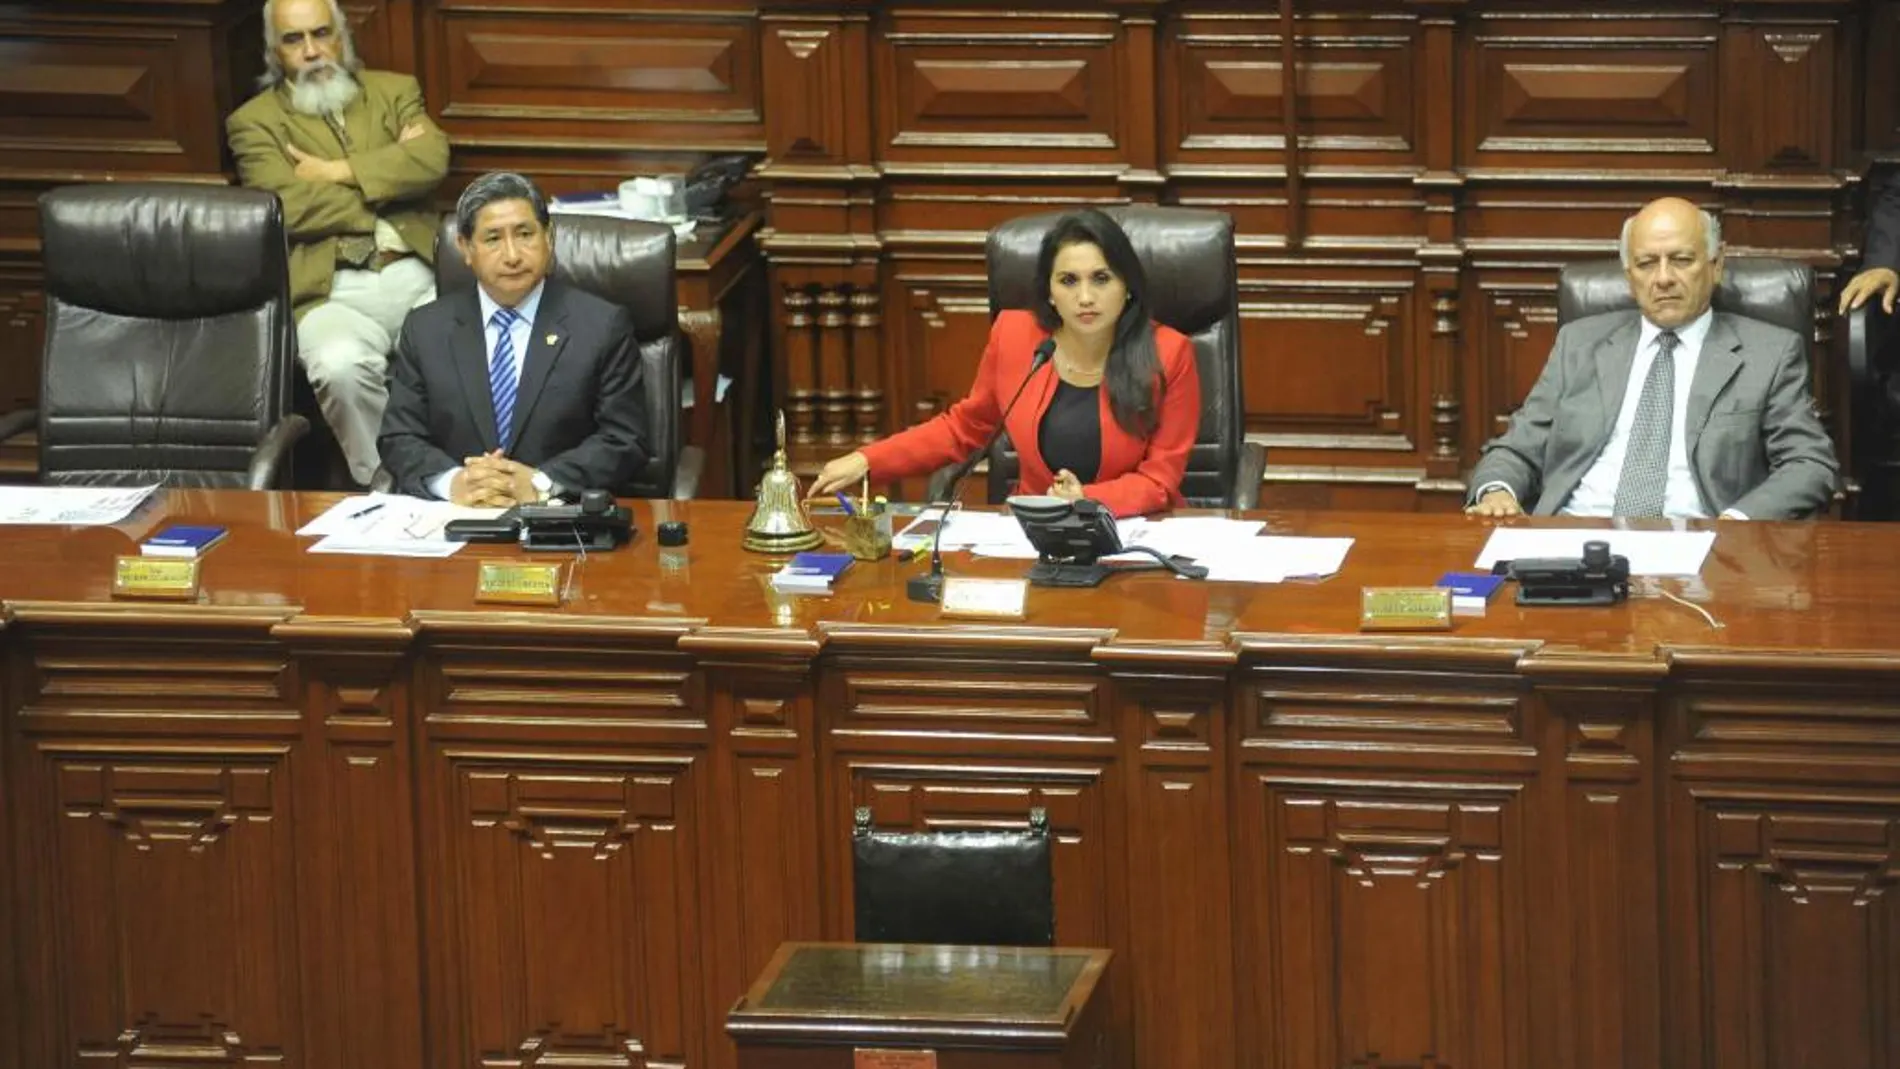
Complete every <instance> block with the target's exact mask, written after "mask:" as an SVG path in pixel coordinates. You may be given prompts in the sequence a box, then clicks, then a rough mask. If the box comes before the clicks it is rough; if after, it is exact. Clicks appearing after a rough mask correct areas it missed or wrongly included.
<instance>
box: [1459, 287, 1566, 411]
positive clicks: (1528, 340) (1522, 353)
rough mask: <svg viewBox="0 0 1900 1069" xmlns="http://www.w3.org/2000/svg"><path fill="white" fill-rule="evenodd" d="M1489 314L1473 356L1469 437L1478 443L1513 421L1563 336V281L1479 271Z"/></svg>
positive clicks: (1481, 294)
mask: <svg viewBox="0 0 1900 1069" xmlns="http://www.w3.org/2000/svg"><path fill="white" fill-rule="evenodd" d="M1475 284H1476V286H1477V289H1478V293H1479V303H1480V307H1481V308H1482V311H1483V315H1484V319H1483V321H1482V329H1481V330H1480V331H1479V333H1478V337H1477V342H1478V344H1477V352H1476V353H1473V354H1470V356H1469V357H1468V359H1470V360H1471V362H1472V363H1473V364H1474V365H1475V367H1474V368H1473V370H1474V371H1475V372H1476V374H1474V375H1472V376H1471V379H1472V383H1473V392H1472V394H1471V405H1472V408H1471V411H1473V412H1475V413H1477V414H1478V418H1477V419H1476V420H1474V421H1473V423H1474V424H1475V426H1474V427H1473V428H1472V432H1471V436H1470V437H1469V438H1468V439H1467V441H1468V442H1475V444H1474V445H1473V446H1472V447H1473V448H1476V447H1477V446H1480V445H1482V444H1483V443H1484V442H1485V441H1486V440H1487V439H1489V438H1490V437H1491V436H1492V435H1495V434H1501V433H1503V432H1504V431H1505V430H1506V429H1507V428H1509V426H1510V423H1511V414H1512V413H1513V412H1516V411H1517V407H1518V406H1519V405H1521V404H1523V403H1524V398H1525V397H1526V396H1528V395H1529V394H1530V392H1531V387H1532V386H1533V385H1535V384H1536V382H1537V376H1538V375H1539V374H1541V373H1542V372H1543V370H1544V364H1545V363H1546V362H1547V361H1548V360H1549V358H1550V349H1551V345H1552V344H1553V343H1555V342H1556V340H1557V285H1556V280H1555V279H1551V280H1550V281H1548V282H1543V281H1526V282H1518V281H1516V280H1515V279H1506V278H1493V277H1486V276H1479V278H1478V279H1477V281H1476V283H1475Z"/></svg>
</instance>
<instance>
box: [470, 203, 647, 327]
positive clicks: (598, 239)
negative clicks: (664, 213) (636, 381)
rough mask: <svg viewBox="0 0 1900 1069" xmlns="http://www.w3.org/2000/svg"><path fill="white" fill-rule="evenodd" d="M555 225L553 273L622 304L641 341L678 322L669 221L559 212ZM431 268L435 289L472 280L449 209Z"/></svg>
mask: <svg viewBox="0 0 1900 1069" xmlns="http://www.w3.org/2000/svg"><path fill="white" fill-rule="evenodd" d="M553 228H554V276H555V277H556V278H558V279H560V280H561V281H563V282H566V283H567V284H568V285H570V286H574V287H576V288H579V289H583V290H586V291H587V292H588V293H591V294H593V295H594V296H596V297H599V298H600V299H601V300H604V301H611V302H613V303H614V304H618V305H621V306H623V307H625V308H626V309H627V311H628V312H629V313H630V314H631V315H632V316H633V321H634V323H633V325H634V331H635V333H636V334H637V335H638V337H639V340H640V341H652V340H653V339H656V338H663V337H668V336H670V335H671V334H672V333H673V331H674V330H675V329H677V328H678V326H679V297H678V294H677V293H676V291H675V287H674V263H673V257H674V246H675V239H674V237H673V228H672V227H670V226H664V225H662V224H659V223H648V222H643V221H640V220H637V219H615V218H612V217H609V216H596V215H557V216H555V217H554V220H553ZM435 271H436V274H435V277H436V289H437V290H439V291H441V292H444V293H446V292H448V291H450V290H453V289H460V288H464V287H468V286H473V285H474V284H475V276H474V274H473V272H471V271H470V270H469V269H468V264H467V263H466V262H465V261H464V260H463V259H462V253H461V250H459V249H458V248H456V245H455V216H454V215H452V214H451V215H447V216H444V217H443V219H442V225H441V227H440V229H439V230H438V231H437V232H436V246H435Z"/></svg>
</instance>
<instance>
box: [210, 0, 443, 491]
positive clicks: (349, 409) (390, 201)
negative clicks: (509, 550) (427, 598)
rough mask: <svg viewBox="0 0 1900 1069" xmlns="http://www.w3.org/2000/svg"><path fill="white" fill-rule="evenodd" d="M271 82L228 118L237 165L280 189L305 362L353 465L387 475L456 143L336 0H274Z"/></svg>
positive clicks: (270, 7)
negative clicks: (404, 362)
mask: <svg viewBox="0 0 1900 1069" xmlns="http://www.w3.org/2000/svg"><path fill="white" fill-rule="evenodd" d="M264 60H265V63H266V64H267V66H268V72H267V73H266V74H265V76H264V79H263V91H262V92H260V93H258V94H257V95H256V96H254V97H252V98H251V99H250V100H248V101H246V102H245V103H244V105H243V106H242V107H240V108H238V109H237V111H235V112H233V113H232V115H231V118H230V119H229V121H228V122H227V123H226V124H225V128H226V133H227V134H228V136H229V137H230V139H231V154H232V155H233V156H234V157H236V160H237V166H238V175H239V178H240V179H241V180H242V182H243V184H244V185H246V186H249V187H251V188H253V189H262V190H268V191H269V192H272V193H275V194H277V196H278V198H279V199H281V200H282V201H283V205H284V223H285V226H286V227H287V228H288V230H289V236H290V290H291V301H292V303H293V304H294V305H295V307H296V315H297V348H298V359H300V360H301V361H302V362H303V366H304V371H305V373H306V374H307V375H308V376H309V378H310V384H311V385H312V386H313V387H314V388H315V390H316V394H317V402H318V404H319V405H321V406H322V409H323V416H324V419H325V420H327V421H328V422H329V424H330V426H331V428H332V429H333V430H334V431H335V432H336V437H337V441H338V443H340V444H341V446H342V448H343V455H344V458H345V459H346V460H348V462H349V466H350V475H351V477H352V478H354V479H355V481H356V482H357V483H358V484H360V485H365V486H368V485H372V484H380V483H382V482H383V481H384V480H383V479H381V478H379V477H378V471H377V454H376V434H377V430H378V428H379V427H380V426H381V425H382V418H383V407H384V405H385V403H386V401H387V398H388V389H387V386H386V379H387V368H388V354H389V353H390V351H391V350H392V349H393V348H394V346H395V340H396V336H397V334H398V332H399V331H400V330H401V329H402V322H403V317H404V316H406V315H407V314H408V312H409V310H410V309H411V308H414V307H416V306H418V305H422V304H426V303H428V302H429V301H431V300H434V299H435V271H434V268H433V266H432V264H433V260H434V256H435V231H436V220H437V218H438V216H437V214H436V213H435V212H433V211H430V210H429V207H428V204H427V199H428V197H429V196H430V194H431V193H433V192H434V190H435V187H436V186H437V185H438V184H439V183H440V182H441V181H442V178H443V176H444V175H446V174H447V173H448V167H449V140H448V137H447V135H445V134H443V132H442V131H441V130H440V129H439V128H437V126H436V125H435V123H433V122H431V121H430V119H429V113H428V111H427V109H426V108H424V106H423V103H422V87H421V86H419V85H417V84H416V80H415V79H414V78H411V77H409V76H408V75H405V74H394V73H390V72H386V71H366V70H363V69H362V64H361V62H360V61H359V60H358V59H357V57H356V49H355V46H354V45H353V43H352V42H351V40H350V28H349V24H348V22H346V21H345V19H344V17H343V13H342V11H341V9H340V8H339V7H338V6H337V2H336V0H267V2H266V3H265V4H264Z"/></svg>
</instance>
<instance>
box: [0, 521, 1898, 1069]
mask: <svg viewBox="0 0 1900 1069" xmlns="http://www.w3.org/2000/svg"><path fill="white" fill-rule="evenodd" d="M334 500H335V498H334V497H333V496H324V495H297V494H248V493H239V492H207V491H174V492H171V493H170V494H169V495H167V496H166V498H165V499H164V500H163V502H162V503H160V504H158V505H155V506H154V507H152V508H150V509H149V510H148V511H146V512H144V513H141V514H140V515H139V516H138V517H136V518H135V522H134V523H133V524H132V525H130V526H126V525H121V527H119V528H90V529H78V530H49V529H45V528H37V529H28V528H17V527H16V528H0V602H3V603H4V611H5V616H4V629H3V630H0V642H3V643H4V648H5V666H6V667H5V674H4V681H3V684H0V685H3V686H4V693H5V706H4V711H5V717H4V731H0V761H3V762H4V764H3V765H0V767H3V768H4V770H5V771H4V775H0V783H3V784H4V789H0V839H4V840H5V841H0V856H3V857H6V858H8V859H9V862H8V864H7V865H6V866H5V867H6V869H7V871H8V875H7V876H6V877H5V878H4V880H0V916H4V918H5V923H0V963H11V967H9V968H5V969H4V970H0V1064H9V1065H21V1066H35V1067H37V1066H50V1065H55V1064H92V1063H93V1062H94V1061H97V1062H99V1063H101V1064H122V1065H144V1064H154V1063H159V1062H164V1063H166V1064H171V1063H172V1062H178V1063H189V1064H218V1065H223V1064H233V1065H237V1064H257V1063H262V1062H270V1061H273V1060H275V1061H276V1062H277V1063H278V1064H282V1065H285V1066H297V1067H301V1066H319V1067H336V1069H345V1067H350V1069H354V1067H360V1066H365V1065H392V1066H393V1065H404V1066H409V1065H429V1066H443V1067H450V1066H453V1067H471V1069H472V1067H474V1066H477V1065H516V1066H523V1067H527V1066H548V1065H555V1064H587V1065H602V1066H605V1065H640V1064H645V1065H649V1066H690V1067H697V1066H708V1065H710V1066H724V1067H731V1066H733V1065H734V1064H735V1060H734V1059H735V1056H736V1055H735V1049H734V1047H733V1046H732V1044H731V1043H730V1042H729V1040H728V1039H727V1038H726V1036H725V1034H724V1031H723V1028H724V1014H725V1011H726V1010H727V1009H728V1008H729V1007H731V1006H732V1005H733V1003H734V1000H736V999H737V998H738V997H739V996H740V995H741V994H743V993H744V992H745V990H746V987H747V985H748V984H749V983H750V982H751V981H752V980H753V978H754V977H756V976H758V975H759V973H760V971H761V970H762V969H763V968H764V967H765V965H766V964H767V963H768V961H770V959H771V957H772V955H773V953H774V952H775V950H776V949H777V948H778V946H779V945H780V944H781V943H782V942H785V941H788V940H814V939H831V940H840V939H850V938H851V937H852V932H851V916H852V913H851V901H852V891H851V866H850V851H849V848H848V844H849V835H850V828H851V814H852V810H853V808H854V807H855V806H868V807H870V808H871V810H872V812H873V814H874V818H875V820H876V821H877V823H878V824H879V825H880V826H884V827H892V828H897V827H919V828H923V827H952V826H981V825H986V824H998V825H1000V824H1010V823H1016V822H1020V821H1022V820H1023V819H1025V817H1026V814H1027V812H1028V810H1029V809H1030V808H1031V807H1032V806H1040V807H1043V808H1044V809H1046V810H1047V812H1048V817H1049V821H1050V827H1051V831H1052V834H1053V835H1054V836H1055V838H1056V847H1055V862H1054V864H1055V875H1056V895H1057V902H1056V916H1057V926H1056V933H1057V941H1058V943H1059V944H1061V945H1064V946H1089V947H1105V948H1109V949H1111V950H1112V951H1113V952H1114V955H1115V962H1116V964H1115V967H1114V969H1113V970H1111V972H1110V974H1109V977H1108V979H1107V982H1106V989H1105V991H1104V992H1102V995H1104V996H1106V1002H1105V1004H1104V1006H1105V1012H1106V1014H1107V1020H1108V1022H1109V1023H1110V1025H1111V1026H1112V1027H1114V1028H1117V1029H1120V1030H1122V1033H1123V1040H1124V1045H1123V1047H1122V1049H1125V1050H1129V1051H1131V1052H1132V1058H1131V1061H1132V1063H1133V1064H1135V1065H1139V1066H1143V1067H1147V1066H1166V1067H1173V1066H1194V1067H1203V1066H1206V1067H1221V1066H1242V1065H1244V1066H1261V1067H1264V1066H1275V1067H1286V1069H1320V1067H1335V1066H1341V1065H1353V1064H1359V1065H1374V1064H1378V1065H1451V1066H1461V1067H1462V1066H1511V1067H1535V1069H1553V1067H1555V1069H1586V1067H1589V1069H1594V1067H1597V1066H1605V1065H1617V1066H1631V1067H1660V1066H1671V1067H1685V1069H1686V1067H1691V1066H1695V1067H1707V1069H1717V1067H1720V1069H1728V1067H1730V1066H1736V1065H1761V1066H1793V1065H1828V1066H1830V1067H1833V1066H1841V1067H1847V1066H1854V1067H1858V1066H1867V1067H1873V1066H1887V1065H1889V1064H1890V1063H1891V1058H1892V1052H1893V1051H1894V1050H1896V1049H1900V914H1897V911H1900V905H1896V903H1900V896H1897V895H1895V894H1893V893H1891V889H1892V886H1893V884H1894V881H1895V879H1896V877H1897V876H1900V792H1897V791H1896V789H1895V786H1894V785H1895V783H1896V770H1897V769H1900V565H1897V564H1896V562H1900V530H1895V529H1893V528H1889V527H1882V526H1872V525H1857V524H1845V523H1812V524H1770V523H1733V524H1731V523H1723V524H1720V525H1718V529H1719V531H1720V534H1719V536H1718V537H1717V539H1716V542H1715V548H1714V550H1713V552H1712V553H1711V555H1710V557H1709V559H1708V561H1707V563H1706V564H1705V566H1704V567H1703V570H1702V573H1701V574H1700V576H1698V577H1696V578H1694V579H1687V580H1664V581H1660V582H1650V581H1644V582H1641V583H1639V584H1638V589H1637V591H1636V596H1635V597H1633V598H1632V599H1631V600H1630V601H1629V602H1628V603H1627V604H1623V605H1618V606H1614V607H1610V608H1597V609H1527V608H1519V607H1517V606H1516V605H1514V604H1513V603H1512V602H1511V601H1510V600H1509V597H1508V594H1500V595H1499V596H1498V597H1497V598H1496V599H1494V600H1493V602H1492V604H1491V606H1490V609H1489V611H1488V612H1487V613H1486V614H1485V615H1484V616H1482V617H1478V618H1459V619H1458V621H1457V623H1456V626H1455V628H1454V629H1453V630H1452V631H1450V632H1449V633H1442V634H1420V635H1404V634H1397V635H1395V634H1364V633H1360V632H1359V631H1358V630H1357V629H1356V626H1357V619H1358V615H1357V614H1358V608H1359V592H1360V589H1361V587H1363V586H1368V585H1403V584H1427V583H1430V582H1432V581H1433V580H1434V579H1436V578H1437V577H1438V576H1439V575H1441V574H1442V573H1444V572H1447V571H1452V570H1457V569H1465V568H1469V567H1470V566H1471V565H1472V563H1473V561H1474V559H1475V557H1476V555H1477V553H1478V550H1479V548H1480V547H1481V546H1482V545H1483V543H1484V540H1485V538H1486V536H1487V534H1488V532H1489V530H1490V529H1491V526H1492V524H1490V523H1487V522H1484V521H1479V520H1475V519H1470V518H1466V517H1462V516H1413V515H1407V516H1398V515H1385V514H1374V513H1340V512H1270V513H1262V514H1260V515H1261V516H1262V518H1264V519H1265V520H1266V521H1267V523H1268V530H1269V531H1270V532H1272V533H1286V534H1305V535H1351V536H1353V537H1355V538H1357V540H1358V541H1357V544H1356V545H1355V546H1354V548H1353V550H1352V553H1351V555H1350V556H1349V557H1348V558H1347V562H1346V566H1345V569H1344V571H1343V572H1342V573H1341V574H1339V575H1337V576H1335V577H1332V578H1330V579H1326V580H1324V581H1319V582H1302V583H1287V584H1281V585H1272V586H1247V585H1238V584H1221V583H1194V582H1186V581H1180V580H1175V579H1170V578H1167V577H1165V576H1163V575H1160V574H1154V573H1149V574H1136V575H1128V576H1119V577H1116V578H1114V579H1112V580H1110V582H1109V583H1108V584H1107V585H1106V586H1104V587H1103V588H1100V589H1097V590H1081V591H1077V590H1042V589H1037V590H1033V591H1032V592H1031V594H1030V596H1029V601H1028V615H1027V618H1026V619H1024V620H1022V621H1020V622H1004V623H997V622H956V621H951V620H945V619H942V618H940V616H939V614H938V611H937V609H936V608H935V607H934V606H931V605H920V604H915V603H912V602H910V601H908V600H906V599H905V597H904V594H903V579H904V578H905V577H906V576H907V575H910V574H913V573H915V572H916V571H917V570H918V569H920V568H922V567H923V566H924V563H923V562H922V561H914V562H910V563H899V562H897V561H895V560H887V561H883V562H879V563H873V564H860V565H858V566H857V567H855V568H854V569H853V570H852V571H850V572H849V573H847V574H846V575H845V576H844V577H843V578H842V579H841V580H840V581H839V584H838V589H837V591H836V592H835V593H834V594H833V595H831V596H829V597H800V596H781V595H778V594H776V593H775V592H774V591H773V590H772V588H771V586H770V584H769V582H768V581H767V578H768V576H769V575H770V574H771V572H772V571H773V570H774V569H775V568H776V567H777V564H778V562H777V561H776V560H773V559H770V558H765V557H759V556H754V555H751V554H747V553H745V552H743V551H741V550H740V549H739V548H738V543H739V536H740V531H741V528H742V526H743V524H744V522H745V518H746V515H747V509H748V506H747V505H745V504H744V503H739V502H711V501H709V502H691V503H684V504H681V503H667V502H637V503H635V504H634V512H635V516H636V520H637V522H638V523H639V525H640V529H641V532H642V533H641V534H640V536H639V537H638V539H637V540H636V541H635V543H634V544H633V545H631V546H629V547H627V548H626V549H624V550H621V551H618V552H614V553H606V554H596V555H593V556H590V557H589V558H588V559H587V560H586V561H585V562H584V563H581V562H577V564H576V575H575V578H574V582H573V589H572V591H571V596H570V598H569V600H568V602H567V604H565V605H564V606H562V607H560V608H550V609H502V610H497V609H495V608H494V607H491V606H487V605H483V604H480V603H478V602H476V601H475V600H474V595H475V574H476V570H477V565H478V562H480V561H482V560H486V559H493V558H496V557H509V556H517V555H519V551H518V550H515V549H513V548H510V547H489V546H471V547H469V548H468V549H466V550H465V551H464V552H463V553H462V554H460V555H459V556H456V557H452V558H449V559H446V560H407V559H391V558H363V557H341V556H319V555H312V554H309V553H307V552H306V547H307V545H308V541H309V540H307V539H299V538H298V537H296V535H295V534H294V533H293V532H294V531H295V530H296V529H297V528H298V527H299V526H301V525H302V524H304V523H305V522H307V521H308V520H310V519H311V518H313V517H315V516H317V515H318V514H320V513H321V512H322V510H323V509H324V508H325V507H326V506H327V505H329V504H330V503H332V502H333V501H334ZM662 519H678V520H685V521H687V522H688V523H689V524H690V525H691V544H690V546H688V547H687V548H686V549H685V550H684V551H679V552H674V551H667V552H664V553H663V552H662V550H661V548H660V547H658V546H656V545H655V543H654V541H653V539H652V537H651V535H650V532H651V531H652V530H653V528H654V525H655V523H656V522H657V521H659V520H662ZM174 520H188V521H197V522H215V523H223V524H227V525H229V526H230V528H231V535H230V537H229V538H228V539H227V541H226V542H225V543H224V544H223V545H220V546H218V547H217V548H215V549H213V550H212V551H211V552H210V553H209V554H208V555H207V556H206V557H205V558H204V562H203V594H202V596H201V598H200V600H199V601H198V602H197V603H192V604H168V603H163V602H138V601H126V600H114V599H113V598H112V597H111V596H110V584H111V574H112V561H113V559H114V557H115V556H116V555H118V554H124V553H135V552H137V548H136V543H137V539H138V538H139V537H141V535H142V533H143V532H145V531H148V530H150V529H151V528H153V527H155V526H156V525H158V524H160V523H162V522H167V521H174ZM820 522H821V523H830V522H834V521H833V520H831V519H830V518H824V517H821V518H820ZM1521 522H1529V521H1521ZM949 559H950V568H951V570H952V572H953V573H955V574H968V575H989V576H1011V575H1020V574H1021V573H1022V571H1023V570H1024V564H1023V563H1022V562H1009V561H981V560H972V559H970V558H969V557H967V556H966V555H963V554H954V555H952V556H951V557H950V558H949ZM1661 591H1667V592H1668V593H1670V594H1673V595H1675V596H1676V597H1679V598H1682V599H1685V600H1687V601H1689V602H1693V603H1695V604H1698V605H1701V606H1702V607H1704V608H1705V609H1706V610H1707V611H1708V612H1709V613H1710V614H1712V616H1713V617H1714V619H1715V621H1717V623H1719V624H1720V626H1719V627H1712V626H1711V625H1710V623H1709V621H1708V620H1706V619H1705V618H1704V617H1703V616H1702V615H1701V614H1699V613H1698V612H1695V611H1693V610H1691V609H1689V608H1687V607H1685V606H1684V605H1682V604H1680V603H1678V602H1677V601H1673V600H1670V599H1669V598H1666V597H1663V596H1660V592H1661ZM115 1059H116V1060H115Z"/></svg>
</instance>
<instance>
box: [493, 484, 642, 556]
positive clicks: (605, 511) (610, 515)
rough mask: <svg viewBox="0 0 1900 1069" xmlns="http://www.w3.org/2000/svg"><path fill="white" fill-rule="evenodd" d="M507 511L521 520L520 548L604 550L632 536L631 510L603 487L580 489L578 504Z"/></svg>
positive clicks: (620, 543) (522, 506) (527, 507)
mask: <svg viewBox="0 0 1900 1069" xmlns="http://www.w3.org/2000/svg"><path fill="white" fill-rule="evenodd" d="M508 515H510V516H513V517H514V519H515V520H516V521H517V522H518V523H520V524H521V548H523V549H549V550H603V549H614V548H617V547H619V546H623V545H626V544H627V543H628V542H629V541H631V540H632V539H633V513H632V512H630V511H628V510H627V509H626V508H624V507H622V506H620V505H616V504H614V498H613V495H612V494H610V493H608V492H607V491H605V490H584V491H582V492H581V500H580V504H578V505H516V506H515V507H514V508H513V509H511V510H509V513H508ZM504 518H506V517H504Z"/></svg>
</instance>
